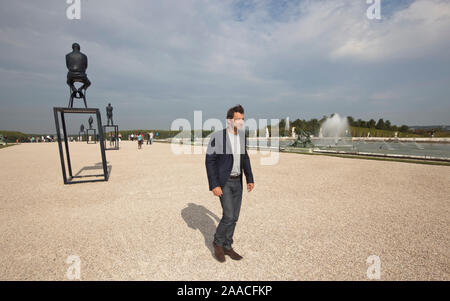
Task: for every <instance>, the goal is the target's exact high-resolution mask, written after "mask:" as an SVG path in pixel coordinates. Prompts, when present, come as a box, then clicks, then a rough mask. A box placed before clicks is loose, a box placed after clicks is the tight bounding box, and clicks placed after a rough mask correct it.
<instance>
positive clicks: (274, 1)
mask: <svg viewBox="0 0 450 301" xmlns="http://www.w3.org/2000/svg"><path fill="white" fill-rule="evenodd" d="M381 3H382V10H381V15H382V19H381V20H370V19H369V18H367V15H366V11H367V8H368V7H369V5H368V4H367V3H366V0H314V1H313V0H145V1H138V0H127V1H113V0H81V19H80V20H69V19H68V18H67V16H66V9H67V7H68V6H69V5H68V4H67V3H66V1H65V0H39V1H32V0H27V1H25V0H14V1H13V0H9V1H7V0H0V129H3V130H20V131H23V132H32V133H40V132H54V121H53V116H52V108H53V107H54V106H66V105H67V103H68V92H69V91H68V87H67V85H66V83H65V81H66V73H67V70H66V67H65V60H64V56H65V54H67V53H68V52H70V51H71V44H72V43H73V42H78V43H79V44H80V45H81V51H82V52H84V53H85V54H87V55H88V57H89V68H88V76H89V78H90V80H91V81H92V86H91V87H90V88H89V90H88V104H89V106H90V107H98V108H101V110H102V114H103V118H106V117H105V107H106V105H107V103H108V102H111V103H112V104H113V106H114V112H115V121H116V122H117V123H118V124H119V125H120V127H121V128H122V129H132V128H161V129H163V128H165V129H167V128H169V127H170V125H171V123H172V121H173V120H174V119H176V118H187V119H191V120H192V119H193V111H194V110H202V111H203V118H204V119H206V118H219V119H221V120H223V119H224V118H225V112H226V110H227V109H228V108H229V107H230V106H232V105H234V104H237V103H240V104H242V105H243V106H244V107H245V109H246V118H285V117H288V116H289V117H290V119H291V120H293V119H296V118H301V119H310V118H321V117H322V116H323V115H329V114H331V113H339V114H340V115H343V116H348V115H351V116H353V117H355V118H363V119H370V118H373V119H376V120H377V119H378V118H384V119H385V120H386V119H389V120H391V122H392V123H393V124H398V125H400V124H408V125H435V124H450V97H449V95H450V1H449V0H415V1H414V0H381Z"/></svg>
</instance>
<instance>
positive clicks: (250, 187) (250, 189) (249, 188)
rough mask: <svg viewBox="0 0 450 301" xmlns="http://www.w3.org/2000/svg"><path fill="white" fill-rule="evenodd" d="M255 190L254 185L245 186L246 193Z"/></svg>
mask: <svg viewBox="0 0 450 301" xmlns="http://www.w3.org/2000/svg"><path fill="white" fill-rule="evenodd" d="M253 188H255V183H248V184H247V191H248V192H250V191H252V190H253Z"/></svg>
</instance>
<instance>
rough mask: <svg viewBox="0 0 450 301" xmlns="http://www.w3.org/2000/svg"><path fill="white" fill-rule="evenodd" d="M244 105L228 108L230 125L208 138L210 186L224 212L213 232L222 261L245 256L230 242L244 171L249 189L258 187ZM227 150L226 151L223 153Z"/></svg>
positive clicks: (239, 201) (235, 220) (217, 251)
mask: <svg viewBox="0 0 450 301" xmlns="http://www.w3.org/2000/svg"><path fill="white" fill-rule="evenodd" d="M243 123H244V108H243V107H242V106H241V105H237V106H235V107H233V108H231V109H229V110H228V112H227V128H226V129H224V130H221V131H218V132H215V133H214V134H213V135H212V136H211V139H210V141H209V144H208V149H207V153H206V159H205V165H206V173H207V175H208V183H209V190H211V191H212V192H213V194H214V195H215V196H218V197H219V198H220V203H221V205H222V210H223V215H222V219H221V220H220V223H219V225H218V226H217V229H216V233H215V234H214V242H213V246H214V252H215V256H216V258H217V260H218V261H219V262H224V261H225V255H228V256H230V257H231V259H233V260H240V259H242V256H241V255H239V254H238V253H236V252H235V251H234V250H233V249H232V247H231V245H232V243H233V234H234V229H235V227H236V222H237V220H238V217H239V212H240V209H241V202H242V171H243V172H244V174H245V178H246V180H247V191H248V192H250V191H252V190H253V188H254V187H255V184H254V181H253V173H252V169H251V166H250V158H249V156H248V154H247V150H246V140H247V139H245V132H243V131H242V130H241V128H242V125H243ZM224 152H225V153H224Z"/></svg>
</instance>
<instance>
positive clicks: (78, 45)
mask: <svg viewBox="0 0 450 301" xmlns="http://www.w3.org/2000/svg"><path fill="white" fill-rule="evenodd" d="M72 49H73V50H75V49H76V50H80V44H78V43H73V44H72Z"/></svg>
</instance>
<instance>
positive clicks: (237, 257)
mask: <svg viewBox="0 0 450 301" xmlns="http://www.w3.org/2000/svg"><path fill="white" fill-rule="evenodd" d="M223 253H224V254H225V255H228V256H230V257H231V259H233V260H241V259H242V258H243V257H242V256H241V255H239V254H238V253H236V252H235V251H234V250H233V249H230V250H227V249H223Z"/></svg>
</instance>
